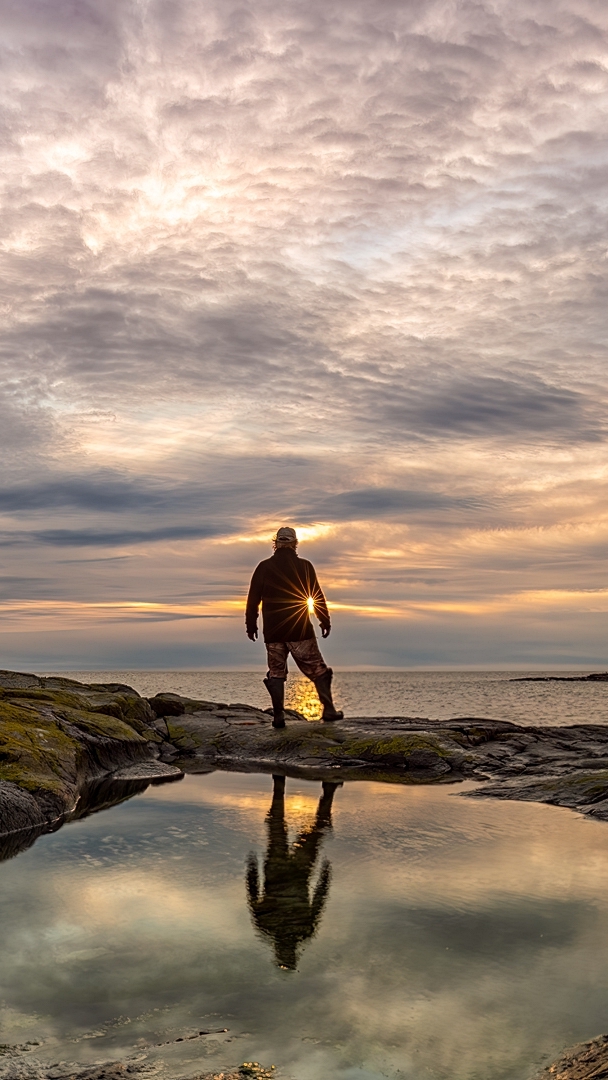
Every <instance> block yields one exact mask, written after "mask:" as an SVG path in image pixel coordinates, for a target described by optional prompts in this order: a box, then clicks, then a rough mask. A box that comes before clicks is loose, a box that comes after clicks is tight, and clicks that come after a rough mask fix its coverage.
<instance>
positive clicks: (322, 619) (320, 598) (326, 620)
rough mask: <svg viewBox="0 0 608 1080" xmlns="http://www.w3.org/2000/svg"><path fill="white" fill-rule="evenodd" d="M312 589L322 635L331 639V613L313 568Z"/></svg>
mask: <svg viewBox="0 0 608 1080" xmlns="http://www.w3.org/2000/svg"><path fill="white" fill-rule="evenodd" d="M311 585H312V589H311V596H312V598H313V600H314V602H315V615H316V616H317V619H318V620H319V623H320V624H321V635H322V636H323V637H329V632H330V630H331V619H330V617H329V611H328V609H327V601H326V599H325V597H324V595H323V590H322V588H321V586H320V585H319V579H318V578H317V573H316V570H315V569H314V567H312V582H311Z"/></svg>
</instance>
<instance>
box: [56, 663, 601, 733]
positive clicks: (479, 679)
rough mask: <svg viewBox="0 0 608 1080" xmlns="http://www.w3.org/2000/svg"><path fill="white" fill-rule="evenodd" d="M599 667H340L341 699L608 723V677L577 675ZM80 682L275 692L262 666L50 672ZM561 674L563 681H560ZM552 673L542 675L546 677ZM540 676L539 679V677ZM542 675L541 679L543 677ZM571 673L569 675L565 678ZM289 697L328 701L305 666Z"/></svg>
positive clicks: (352, 709) (356, 709)
mask: <svg viewBox="0 0 608 1080" xmlns="http://www.w3.org/2000/svg"><path fill="white" fill-rule="evenodd" d="M592 671H593V669H588V670H587V671H580V670H571V671H566V670H560V671H559V672H556V671H555V670H547V671H428V670H427V671H398V670H395V671H336V672H335V673H334V683H333V688H334V699H335V702H336V705H337V706H338V707H339V708H341V709H343V710H344V713H345V715H346V716H347V717H349V716H350V717H356V716H407V717H420V718H427V719H435V720H446V719H450V718H454V717H475V718H489V719H494V720H510V721H512V722H513V723H515V724H535V725H538V726H541V727H546V726H550V725H564V724H605V723H608V682H605V683H602V682H580V681H575V682H569V681H567V680H568V679H580V677H581V676H583V675H585V674H591V673H592ZM45 674H57V675H63V676H64V677H68V678H73V679H77V680H78V681H79V682H120V683H126V684H128V685H129V686H132V687H133V688H134V689H135V690H137V691H138V692H139V693H140V694H142V695H143V696H145V697H150V696H151V695H153V694H157V693H163V692H172V693H175V694H182V695H184V696H185V697H193V698H199V699H201V700H204V701H219V702H224V703H226V704H228V705H231V704H237V703H245V704H248V705H255V706H256V707H258V708H262V709H266V708H268V707H269V705H270V699H269V697H268V693H267V691H266V688H265V686H264V685H263V682H262V679H263V672H260V671H128V670H124V671H73V672H67V671H63V672H46V673H45ZM556 677H559V681H555V680H556ZM545 679H547V680H549V681H542V680H545ZM532 680H535V681H532ZM536 680H540V681H536ZM562 680H563V681H562ZM286 704H287V705H288V706H290V707H291V708H294V709H298V710H299V711H300V712H302V713H303V715H304V716H306V718H307V719H309V720H318V719H319V717H320V708H319V703H318V699H317V695H316V692H315V689H314V686H313V685H312V683H310V682H309V680H308V679H306V678H304V677H303V676H302V675H300V674H299V673H298V674H296V673H295V672H294V673H290V675H289V677H288V680H287V688H286Z"/></svg>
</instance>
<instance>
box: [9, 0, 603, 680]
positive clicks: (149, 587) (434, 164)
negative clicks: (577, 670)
mask: <svg viewBox="0 0 608 1080" xmlns="http://www.w3.org/2000/svg"><path fill="white" fill-rule="evenodd" d="M0 26H1V30H0V60H1V66H0V95H1V114H0V123H1V126H2V137H1V147H2V162H1V168H0V203H1V209H2V215H1V225H0V250H1V260H2V294H1V296H0V304H1V308H2V313H3V318H2V338H1V347H0V348H1V351H0V356H1V362H2V365H3V375H4V377H3V380H2V394H1V397H0V432H1V436H2V441H3V460H4V469H3V472H2V477H1V480H0V514H1V515H2V519H1V521H0V585H1V589H2V593H1V595H2V600H1V601H0V612H1V621H2V631H1V639H0V644H1V646H2V654H3V657H4V660H3V662H2V666H7V667H10V666H21V667H23V666H25V667H28V666H30V667H31V666H38V667H43V668H44V667H57V666H62V667H67V668H69V667H73V668H77V667H79V666H81V667H82V666H86V667H99V668H103V667H111V666H116V665H119V666H125V665H134V666H139V667H155V666H158V667H196V666H212V667H218V666H219V667H225V666H233V665H234V666H240V667H242V666H246V667H250V668H254V667H257V666H261V665H262V663H263V650H262V648H261V645H259V644H258V645H255V646H254V645H251V643H250V642H248V641H247V639H246V638H245V637H244V633H243V622H242V611H241V609H242V601H243V597H244V594H245V592H246V589H247V584H248V580H249V576H250V573H251V570H252V568H253V566H254V565H255V564H256V563H257V561H259V559H261V558H264V557H266V555H267V554H269V553H270V546H269V538H270V536H271V535H272V533H273V532H274V530H275V529H276V527H277V525H280V524H292V525H296V526H298V527H300V529H301V532H302V536H303V543H302V546H301V552H302V554H305V555H306V556H308V557H309V558H311V559H312V560H313V561H314V562H315V565H316V566H317V569H318V571H319V575H320V578H321V581H322V584H323V585H324V586H325V589H326V592H327V594H328V599H329V601H330V604H331V606H332V607H333V612H334V633H333V636H332V638H331V639H330V642H328V649H327V652H328V655H329V658H330V659H331V661H333V662H334V663H335V664H336V665H344V666H356V665H366V664H370V665H387V666H425V665H434V664H437V665H448V666H450V665H454V666H457V665H470V666H476V665H480V666H481V665H496V666H509V665H511V666H518V665H522V664H538V665H545V664H582V665H584V664H591V665H597V664H602V663H605V661H606V656H607V650H606V631H607V630H608V582H607V581H606V573H605V568H606V554H607V551H608V513H607V510H606V498H605V496H606V488H607V479H608V470H607V465H606V441H607V438H608V419H607V412H606V397H607V389H608V388H607V376H606V307H607V300H608V297H607V293H608V289H607V287H606V272H607V270H608V225H607V220H606V204H607V203H608V195H607V188H606V183H605V177H606V164H607V160H608V148H607V144H606V134H607V131H608V7H607V6H606V4H605V0H479V2H473V0H470V2H469V0H339V2H331V0H282V2H280V3H279V2H278V0H5V3H4V4H3V5H2V13H1V15H0Z"/></svg>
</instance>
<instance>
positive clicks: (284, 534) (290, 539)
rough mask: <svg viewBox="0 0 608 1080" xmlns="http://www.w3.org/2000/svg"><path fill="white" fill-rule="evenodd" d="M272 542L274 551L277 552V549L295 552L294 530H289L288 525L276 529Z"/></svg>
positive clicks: (296, 543) (295, 537)
mask: <svg viewBox="0 0 608 1080" xmlns="http://www.w3.org/2000/svg"><path fill="white" fill-rule="evenodd" d="M272 542H273V544H274V550H275V551H278V550H279V548H292V549H293V550H294V551H295V550H296V548H297V546H298V537H297V536H296V530H295V529H292V528H290V526H289V525H283V527H282V528H280V529H277V534H276V536H275V537H274V540H273V541H272Z"/></svg>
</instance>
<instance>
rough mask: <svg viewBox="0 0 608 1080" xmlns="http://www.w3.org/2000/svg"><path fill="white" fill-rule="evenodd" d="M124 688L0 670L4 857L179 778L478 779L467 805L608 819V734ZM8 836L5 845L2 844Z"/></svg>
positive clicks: (589, 727) (587, 727) (597, 728)
mask: <svg viewBox="0 0 608 1080" xmlns="http://www.w3.org/2000/svg"><path fill="white" fill-rule="evenodd" d="M287 719H288V723H287V727H286V728H284V729H282V730H275V729H274V728H273V727H272V724H271V715H270V710H268V711H266V710H261V709H257V708H255V707H254V706H252V705H246V704H243V703H240V702H238V703H234V704H226V703H224V702H211V701H201V700H197V699H194V698H187V697H182V696H180V695H179V694H170V693H164V694H156V695H155V696H154V697H151V698H147V699H146V698H143V697H141V696H140V695H139V694H138V693H137V691H135V690H134V689H133V688H132V687H129V686H126V685H123V684H119V683H87V684H85V683H79V682H77V681H76V680H74V679H68V678H60V677H52V678H44V677H41V676H37V675H33V674H29V673H23V672H12V671H0V838H4V839H3V848H2V850H1V851H0V858H2V857H4V858H6V857H9V856H10V855H13V854H16V853H17V852H18V851H19V850H22V849H23V848H24V847H27V846H29V844H30V843H33V841H34V839H36V836H38V835H40V834H41V833H42V832H44V831H48V830H49V829H55V828H58V827H59V826H60V825H61V824H62V823H63V822H64V821H68V820H72V819H73V818H74V817H80V816H84V815H85V814H90V813H94V812H95V811H96V810H98V809H103V808H104V807H106V806H111V805H114V804H115V803H116V802H121V801H123V800H124V799H125V798H130V797H131V795H133V794H136V793H137V792H139V791H142V790H144V789H145V787H146V786H147V785H148V784H149V783H159V782H164V781H167V780H171V779H179V778H181V777H182V776H183V775H184V774H185V773H200V772H209V771H213V770H215V769H222V770H228V771H234V772H275V773H276V772H278V773H283V774H284V775H291V776H297V777H301V778H309V779H314V780H317V779H319V780H329V779H342V780H354V779H374V780H383V781H386V782H390V783H395V782H396V783H415V784H422V783H458V782H459V781H463V780H474V781H478V782H479V783H480V785H483V786H480V787H479V788H478V789H477V790H475V791H467V792H466V793H464V794H466V795H467V796H468V797H477V798H479V797H481V798H488V797H491V798H499V799H513V800H520V801H521V800H523V801H534V802H543V803H548V804H551V805H554V806H563V807H569V808H571V809H574V810H577V811H578V812H580V813H584V814H586V815H588V816H590V817H593V818H597V819H598V820H606V821H608V725H606V726H602V725H598V724H596V725H593V724H575V725H572V726H570V727H536V726H524V725H520V724H514V723H510V722H508V721H501V720H489V719H485V718H476V717H463V718H458V719H453V720H447V721H444V720H428V719H424V718H419V717H415V718H412V717H354V718H348V719H345V720H342V721H339V722H338V723H331V724H324V723H320V722H317V723H310V722H308V721H306V720H305V719H304V717H303V716H301V715H300V714H299V713H297V712H295V711H293V710H288V711H287ZM11 837H12V839H10V838H11Z"/></svg>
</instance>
